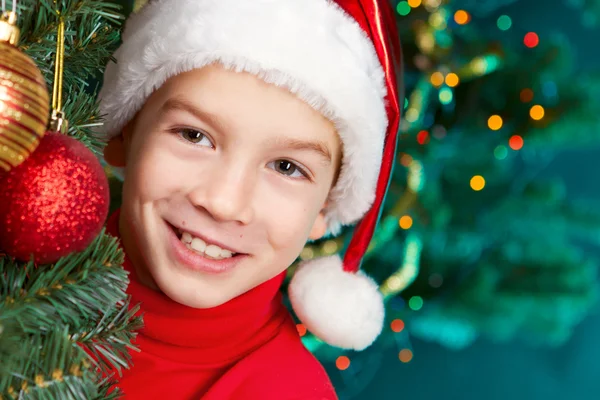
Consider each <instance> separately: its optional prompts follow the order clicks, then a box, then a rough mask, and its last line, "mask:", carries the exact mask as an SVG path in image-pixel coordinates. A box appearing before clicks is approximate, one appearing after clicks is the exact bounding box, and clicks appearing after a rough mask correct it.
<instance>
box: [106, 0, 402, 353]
mask: <svg viewBox="0 0 600 400" xmlns="http://www.w3.org/2000/svg"><path fill="white" fill-rule="evenodd" d="M122 39H123V41H122V45H121V46H120V48H119V49H118V50H117V51H116V52H115V54H114V55H113V58H114V59H115V61H116V62H114V61H111V62H110V63H109V64H108V65H107V67H106V71H105V75H104V85H103V87H102V90H101V92H100V95H99V98H100V111H101V113H102V114H105V115H108V116H109V118H108V120H107V122H106V124H105V125H104V126H103V127H102V128H101V131H100V132H99V133H100V134H101V135H103V136H104V137H105V138H106V139H109V138H111V137H113V136H116V135H118V134H119V133H120V132H121V130H122V128H123V127H124V126H125V125H126V124H127V122H129V121H130V120H131V119H132V118H133V117H134V116H135V114H136V113H137V112H138V111H139V110H140V109H141V108H142V106H143V105H144V103H145V101H146V99H147V98H148V97H149V96H150V95H151V94H152V92H153V91H154V90H156V89H157V88H159V87H160V86H161V85H162V84H164V82H165V81H166V80H167V79H169V78H170V77H172V76H174V75H177V74H180V73H182V72H185V71H189V70H192V69H196V68H201V67H203V66H206V65H208V64H211V63H215V62H218V63H220V64H222V65H223V66H225V67H226V68H230V69H232V70H235V71H245V72H249V73H252V74H255V75H256V76H257V77H259V78H261V79H263V80H264V81H266V82H268V83H272V84H275V85H277V86H280V87H284V88H286V89H288V90H289V91H291V92H292V93H294V94H295V95H297V96H298V97H299V98H301V99H302V100H304V101H305V102H306V103H308V104H309V105H310V106H312V107H313V108H314V109H316V110H317V111H319V112H320V113H322V114H323V115H324V116H325V117H327V118H328V119H330V120H331V121H332V122H333V123H334V124H335V126H336V129H337V132H338V134H339V135H340V138H341V142H342V146H343V159H342V168H341V171H340V174H339V178H338V181H337V183H336V185H335V186H334V187H333V188H332V190H331V193H330V197H329V200H328V206H327V208H326V210H325V216H326V220H327V226H328V232H329V233H331V234H337V233H338V232H339V231H340V228H341V227H342V226H343V225H350V224H354V223H356V222H358V225H357V227H356V228H355V231H354V235H353V238H352V241H351V243H350V245H349V247H348V249H347V252H346V254H345V257H344V260H343V262H342V260H341V258H340V257H339V256H332V257H326V258H322V259H316V260H311V261H308V262H305V263H302V264H301V265H300V266H299V267H298V270H297V271H296V273H295V275H294V277H293V278H292V281H291V283H290V286H289V295H290V300H291V302H292V306H293V308H294V311H295V312H296V314H297V315H298V317H299V318H300V319H301V320H302V322H303V323H304V324H305V326H306V327H307V329H308V330H309V331H311V332H312V333H314V334H315V335H316V336H318V337H320V338H321V339H323V340H324V341H326V342H327V343H329V344H331V345H334V346H338V347H342V348H349V349H355V350H362V349H364V348H365V347H367V346H369V345H370V344H371V343H372V342H373V341H374V340H375V339H376V338H377V336H378V335H379V333H380V332H381V329H382V327H383V322H384V305H383V298H382V296H381V294H380V292H379V290H378V286H377V284H376V283H375V282H374V281H373V280H372V279H371V278H369V277H368V276H366V275H365V274H363V273H362V272H361V271H360V264H361V260H362V257H363V255H364V254H365V252H366V249H367V247H368V244H369V241H370V240H371V237H372V236H373V232H374V230H375V226H376V224H377V221H378V219H379V215H380V212H381V209H382V203H383V200H384V198H385V194H386V191H387V187H388V184H389V180H390V176H391V171H392V166H393V164H394V156H395V150H396V142H397V131H398V126H399V120H400V96H401V93H400V90H399V89H401V81H400V78H401V75H400V71H399V69H400V65H401V54H400V45H399V40H398V34H397V31H396V24H395V17H394V14H393V10H392V9H391V8H390V6H389V4H388V2H387V1H386V0H336V1H331V0H252V1H237V0H153V1H151V2H150V3H149V4H148V5H146V6H145V7H143V8H142V9H141V10H140V11H139V12H138V13H136V14H134V15H133V16H131V17H130V19H129V20H128V22H127V24H126V26H125V30H124V32H123V38H122Z"/></svg>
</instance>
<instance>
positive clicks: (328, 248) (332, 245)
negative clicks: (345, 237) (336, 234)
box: [323, 240, 338, 254]
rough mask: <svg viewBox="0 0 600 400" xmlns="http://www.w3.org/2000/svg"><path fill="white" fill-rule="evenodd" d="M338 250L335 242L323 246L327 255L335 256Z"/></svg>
mask: <svg viewBox="0 0 600 400" xmlns="http://www.w3.org/2000/svg"><path fill="white" fill-rule="evenodd" d="M337 250H338V244H337V243H336V242H335V240H328V241H326V242H325V243H324V244H323V251H324V252H325V254H333V253H335V252H336V251H337Z"/></svg>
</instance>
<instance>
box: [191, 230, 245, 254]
mask: <svg viewBox="0 0 600 400" xmlns="http://www.w3.org/2000/svg"><path fill="white" fill-rule="evenodd" d="M181 241H182V242H183V243H185V244H186V246H187V247H188V248H189V249H192V250H194V251H195V252H197V253H203V254H204V255H206V256H208V257H210V258H214V259H217V260H219V259H223V258H230V257H232V256H233V255H234V254H235V253H232V252H231V251H229V250H226V249H222V248H220V247H219V246H217V245H214V244H207V243H206V242H205V241H204V240H202V239H200V238H197V237H194V236H192V234H190V233H189V232H182V234H181Z"/></svg>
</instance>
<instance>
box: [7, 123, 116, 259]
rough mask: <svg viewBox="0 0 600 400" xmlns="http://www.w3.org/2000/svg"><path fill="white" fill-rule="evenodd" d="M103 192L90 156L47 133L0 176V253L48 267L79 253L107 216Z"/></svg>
mask: <svg viewBox="0 0 600 400" xmlns="http://www.w3.org/2000/svg"><path fill="white" fill-rule="evenodd" d="M108 205H109V190H108V180H107V178H106V175H105V174H104V170H103V169H102V166H101V165H100V162H99V161H98V159H97V158H96V157H95V156H94V154H93V153H92V152H91V151H90V150H89V149H88V148H87V147H85V146H84V145H83V144H82V143H81V142H79V141H78V140H76V139H73V138H71V137H69V136H66V135H63V134H60V133H56V132H47V133H46V134H45V136H44V137H43V138H42V140H41V142H40V144H39V146H38V148H37V149H36V150H35V151H34V152H33V154H32V155H31V156H29V157H28V158H27V159H26V160H25V161H24V162H23V163H22V164H21V165H19V166H17V167H15V168H13V169H12V170H11V171H9V172H5V173H0V249H2V250H3V251H4V252H6V253H7V254H8V255H9V256H12V257H14V258H16V259H18V260H22V261H29V260H30V259H31V256H32V255H33V259H34V260H35V262H36V263H39V264H48V263H53V262H55V261H57V260H58V259H59V258H61V257H63V256H65V255H67V254H70V253H73V252H78V251H82V250H84V249H85V248H86V247H87V246H88V245H89V244H90V243H91V242H92V240H94V238H95V237H96V236H97V235H98V233H99V232H100V230H101V229H102V226H103V225H104V222H105V220H106V217H107V214H108Z"/></svg>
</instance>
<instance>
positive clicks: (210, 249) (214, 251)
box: [204, 244, 221, 258]
mask: <svg viewBox="0 0 600 400" xmlns="http://www.w3.org/2000/svg"><path fill="white" fill-rule="evenodd" d="M204 253H206V255H207V256H209V257H212V258H217V257H219V256H220V255H221V248H220V247H219V246H215V245H214V244H209V245H208V246H207V247H206V250H204Z"/></svg>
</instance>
